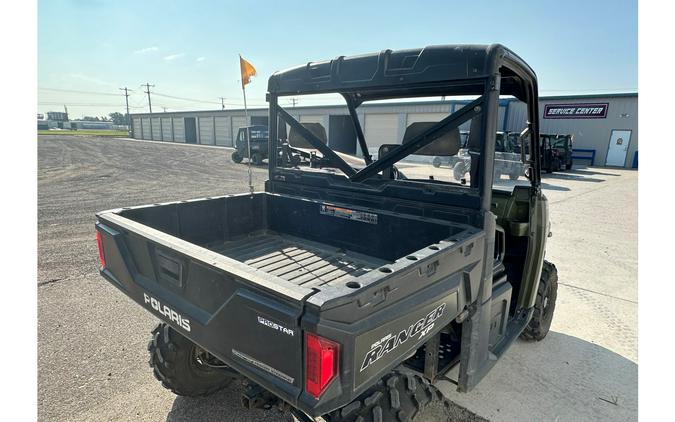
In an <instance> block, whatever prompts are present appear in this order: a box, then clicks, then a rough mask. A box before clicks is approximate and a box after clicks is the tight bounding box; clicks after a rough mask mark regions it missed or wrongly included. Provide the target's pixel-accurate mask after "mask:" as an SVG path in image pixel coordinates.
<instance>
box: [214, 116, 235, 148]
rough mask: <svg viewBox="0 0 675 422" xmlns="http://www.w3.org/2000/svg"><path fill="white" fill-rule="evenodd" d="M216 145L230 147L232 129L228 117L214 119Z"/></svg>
mask: <svg viewBox="0 0 675 422" xmlns="http://www.w3.org/2000/svg"><path fill="white" fill-rule="evenodd" d="M215 120H216V145H224V146H228V147H229V146H232V128H231V127H230V118H229V117H216V119H215Z"/></svg>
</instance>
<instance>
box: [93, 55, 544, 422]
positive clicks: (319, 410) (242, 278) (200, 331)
mask: <svg viewBox="0 0 675 422" xmlns="http://www.w3.org/2000/svg"><path fill="white" fill-rule="evenodd" d="M331 92H332V93H339V94H341V95H342V96H343V98H345V102H346V105H347V108H348V110H349V113H350V115H351V116H352V119H353V123H354V126H355V129H356V133H357V139H358V144H359V146H360V148H361V157H352V159H346V158H345V156H344V154H337V153H336V152H335V151H333V150H332V149H331V148H330V147H329V146H328V145H330V143H328V144H326V142H325V140H323V139H320V137H318V136H316V134H315V133H313V132H312V131H311V130H308V129H307V128H306V127H305V126H303V125H302V124H301V123H299V122H298V121H297V120H296V119H294V118H293V117H292V116H291V115H290V114H288V113H287V112H286V111H285V110H284V108H283V107H281V106H280V105H279V102H278V99H279V98H280V97H284V96H298V95H310V94H317V93H331ZM431 95H446V96H451V95H461V96H466V95H475V96H476V97H477V98H476V99H475V100H473V101H471V102H470V103H468V104H467V105H466V106H465V107H463V108H462V109H460V110H457V111H455V112H454V113H452V114H450V115H449V116H448V117H446V118H444V119H443V120H441V121H440V122H417V123H414V124H412V125H410V126H409V127H408V128H407V130H406V134H405V136H403V140H402V142H400V141H401V140H396V139H392V144H390V145H384V146H381V147H380V154H378V159H377V160H373V159H372V158H371V156H370V155H369V153H368V144H367V142H366V139H365V138H364V133H363V130H362V128H361V127H360V124H359V120H358V117H357V108H358V107H359V105H361V104H362V103H364V102H368V101H377V100H386V99H396V98H408V97H411V96H420V97H428V96H431ZM499 95H513V96H515V97H516V98H519V99H521V100H523V101H525V102H526V103H527V105H528V116H529V121H530V123H529V125H528V127H527V128H526V129H525V130H524V131H523V138H524V139H525V138H527V139H529V142H530V148H531V151H533V152H534V153H533V154H531V157H534V158H533V160H534V161H531V162H530V163H529V170H528V171H527V178H528V181H527V184H525V185H520V186H516V187H515V188H513V189H512V190H511V191H503V190H499V189H493V186H492V184H493V180H494V179H493V169H494V157H495V136H496V132H497V131H496V122H497V115H498V99H499ZM267 99H268V102H269V109H270V112H269V113H270V114H269V121H270V122H271V124H270V126H269V128H270V129H269V139H273V140H275V141H274V142H269V149H270V150H269V154H268V156H270V157H272V156H274V157H279V159H278V160H270V164H269V180H267V181H266V183H265V190H264V191H263V192H255V193H252V194H251V193H243V194H229V195H222V196H217V197H208V198H200V199H194V200H186V201H176V202H170V203H162V204H152V205H144V206H133V207H124V208H119V209H114V210H109V211H104V212H100V213H98V214H97V216H96V217H97V223H96V233H97V240H98V245H99V253H100V261H101V274H102V276H103V277H104V278H105V279H106V280H108V281H109V282H110V283H112V284H113V285H114V286H115V287H117V288H119V289H120V291H121V292H123V293H124V294H125V295H127V296H128V297H129V298H131V299H132V300H134V301H135V302H137V303H138V304H139V305H140V306H142V307H144V308H145V309H147V310H148V311H149V312H151V313H152V314H153V315H155V316H156V317H157V318H158V319H159V320H160V321H161V323H160V324H159V325H158V327H157V328H156V329H155V330H154V331H153V333H152V334H153V335H152V339H151V341H150V344H149V345H148V349H149V351H150V355H151V358H150V364H151V367H152V368H153V372H154V374H155V376H156V377H157V378H158V379H159V380H160V381H161V382H162V384H163V385H164V386H165V387H166V388H169V389H170V390H172V391H173V392H175V393H176V394H181V395H187V396H199V395H205V394H209V393H211V392H213V391H215V390H217V389H219V388H221V387H223V386H224V385H226V384H227V383H228V382H230V381H231V380H232V379H240V380H246V385H247V388H246V390H245V392H244V394H243V396H242V403H243V404H244V405H245V406H247V407H266V408H270V407H279V408H282V409H284V410H285V411H287V412H290V414H291V415H292V416H293V417H294V418H296V419H298V420H303V421H310V420H314V418H316V417H319V416H321V417H323V419H324V420H327V421H362V420H363V421H381V420H413V419H416V418H418V417H419V416H420V415H422V414H423V413H424V409H425V405H426V404H428V403H431V402H433V401H436V400H447V399H445V398H444V397H443V396H442V395H441V394H440V393H439V392H438V390H437V389H436V388H435V387H434V386H433V384H432V383H433V382H434V381H436V380H438V379H439V378H441V377H444V376H445V374H447V372H448V371H449V370H450V369H451V368H453V367H455V366H456V365H459V372H458V378H457V380H453V382H455V383H456V384H457V388H458V390H459V391H460V392H469V391H471V390H472V389H473V388H474V387H475V385H476V384H477V383H478V382H479V381H480V380H481V379H482V378H483V376H484V375H485V374H486V373H487V372H488V371H489V370H490V368H492V366H493V365H494V364H495V363H496V362H497V360H498V359H499V358H500V357H501V356H502V355H503V354H504V353H505V352H506V350H507V349H508V347H509V346H510V345H511V344H512V343H513V342H514V340H515V339H516V338H518V337H519V336H523V337H524V338H527V339H532V340H541V339H543V338H544V337H545V336H546V333H547V332H548V329H549V327H550V324H551V319H552V316H553V310H554V308H555V297H556V289H557V272H556V269H555V266H553V265H552V264H550V263H548V262H546V261H544V253H545V244H546V240H547V238H548V236H549V219H548V205H547V201H546V198H545V197H544V195H543V194H542V192H541V188H540V174H539V172H540V167H539V162H538V161H537V158H538V157H539V154H538V149H539V144H538V143H537V142H532V139H535V140H536V139H538V120H537V116H538V109H537V107H538V103H537V82H536V77H535V75H534V72H533V71H532V69H531V68H530V67H529V66H528V65H527V64H526V63H525V62H524V61H523V60H522V59H521V58H520V57H518V56H517V55H516V54H515V53H513V52H511V51H510V50H508V49H507V48H505V47H503V46H501V45H498V44H495V45H491V46H477V45H451V46H431V47H426V48H420V49H413V50H400V51H392V50H385V51H382V52H379V53H373V54H366V55H360V56H354V57H338V58H337V59H334V60H329V61H322V62H310V63H308V64H307V65H303V66H299V67H295V68H292V69H289V70H286V71H283V72H277V73H275V74H273V75H272V76H271V77H270V79H269V84H268V95H267ZM469 120H471V122H472V130H471V132H470V139H468V141H467V148H468V154H469V156H470V159H471V166H470V178H469V183H468V184H466V183H461V184H460V183H455V182H452V181H451V182H442V181H440V180H434V179H433V178H430V179H415V178H409V177H405V176H404V175H403V174H402V172H401V171H398V170H397V169H396V168H395V163H397V162H398V161H400V160H401V159H403V158H405V157H406V156H408V155H410V154H413V153H414V154H420V155H429V156H455V155H456V154H457V153H458V151H459V149H460V147H461V145H460V135H459V129H458V127H459V125H461V124H462V123H464V122H466V121H469ZM280 121H284V122H286V123H287V124H288V125H289V126H290V127H291V129H292V130H294V131H296V132H297V133H298V134H299V135H300V136H302V137H304V138H305V140H306V141H307V142H308V144H309V145H310V146H311V147H312V148H314V149H315V150H316V151H318V152H317V154H318V155H320V156H321V160H319V162H320V163H321V166H319V167H306V166H305V167H299V166H297V165H296V164H295V163H293V162H291V161H292V160H286V159H285V158H284V157H285V155H284V154H283V151H284V148H286V147H288V145H285V140H284V139H282V137H280V136H279V134H278V133H277V128H278V124H277V123H278V122H280Z"/></svg>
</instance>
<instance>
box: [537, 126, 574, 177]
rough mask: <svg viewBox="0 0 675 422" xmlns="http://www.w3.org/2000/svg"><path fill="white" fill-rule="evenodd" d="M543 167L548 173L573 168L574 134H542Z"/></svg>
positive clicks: (540, 137) (540, 136)
mask: <svg viewBox="0 0 675 422" xmlns="http://www.w3.org/2000/svg"><path fill="white" fill-rule="evenodd" d="M539 139H540V149H541V168H542V170H545V171H546V173H552V172H554V171H560V170H562V169H563V168H564V169H565V170H571V169H572V164H573V162H572V144H573V136H572V135H550V134H543V133H542V134H540V135H539Z"/></svg>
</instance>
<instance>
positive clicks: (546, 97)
mask: <svg viewBox="0 0 675 422" xmlns="http://www.w3.org/2000/svg"><path fill="white" fill-rule="evenodd" d="M637 96H638V93H637V92H613V93H607V94H580V95H544V96H540V97H539V101H541V100H568V99H575V98H579V99H586V98H627V97H637Z"/></svg>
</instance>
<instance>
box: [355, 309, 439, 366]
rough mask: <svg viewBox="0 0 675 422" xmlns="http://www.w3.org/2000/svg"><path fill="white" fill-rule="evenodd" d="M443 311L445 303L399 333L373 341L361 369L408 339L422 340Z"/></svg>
mask: <svg viewBox="0 0 675 422" xmlns="http://www.w3.org/2000/svg"><path fill="white" fill-rule="evenodd" d="M443 311H445V303H442V304H440V305H439V306H438V307H436V308H435V309H434V310H433V311H431V312H429V313H428V314H427V316H425V317H424V318H421V319H419V320H418V321H416V322H414V323H413V324H411V325H410V326H409V327H408V328H406V329H405V330H402V331H401V332H399V333H398V335H394V334H391V333H390V334H387V335H386V336H384V337H383V338H382V339H381V340H378V341H376V342H375V343H373V344H372V346H370V351H369V352H368V353H367V354H366V357H365V359H363V364H361V371H363V370H364V369H366V368H368V367H369V366H370V365H372V364H373V363H375V362H377V361H378V360H380V359H381V358H382V356H384V355H386V354H387V353H389V352H391V351H392V350H394V349H396V348H397V347H398V346H400V345H401V344H403V343H405V342H406V341H408V339H410V338H413V337H416V336H417V340H421V339H422V338H423V337H424V336H426V335H427V334H429V333H430V332H431V330H432V328H434V323H435V322H436V320H437V319H438V318H440V317H441V316H442V315H443Z"/></svg>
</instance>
